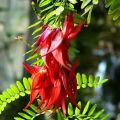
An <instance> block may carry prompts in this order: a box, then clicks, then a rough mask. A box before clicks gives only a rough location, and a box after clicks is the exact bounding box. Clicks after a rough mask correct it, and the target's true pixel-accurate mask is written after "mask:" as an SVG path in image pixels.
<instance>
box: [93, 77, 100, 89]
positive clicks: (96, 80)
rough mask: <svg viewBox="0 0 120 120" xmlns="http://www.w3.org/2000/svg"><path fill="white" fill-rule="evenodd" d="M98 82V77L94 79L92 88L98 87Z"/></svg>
mask: <svg viewBox="0 0 120 120" xmlns="http://www.w3.org/2000/svg"><path fill="white" fill-rule="evenodd" d="M99 80H100V77H99V76H97V77H96V78H95V80H94V87H95V88H96V87H97V86H98V82H99Z"/></svg>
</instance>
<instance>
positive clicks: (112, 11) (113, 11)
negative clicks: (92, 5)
mask: <svg viewBox="0 0 120 120" xmlns="http://www.w3.org/2000/svg"><path fill="white" fill-rule="evenodd" d="M105 7H106V8H109V10H108V14H109V15H111V16H112V18H113V20H114V21H116V23H117V25H119V26H120V0H105Z"/></svg>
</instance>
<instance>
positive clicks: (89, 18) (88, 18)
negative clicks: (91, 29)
mask: <svg viewBox="0 0 120 120" xmlns="http://www.w3.org/2000/svg"><path fill="white" fill-rule="evenodd" d="M92 10H93V7H91V8H90V10H89V13H88V17H87V24H90V21H91V14H92Z"/></svg>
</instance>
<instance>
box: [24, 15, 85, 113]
mask: <svg viewBox="0 0 120 120" xmlns="http://www.w3.org/2000/svg"><path fill="white" fill-rule="evenodd" d="M83 23H84V22H83V21H82V22H81V23H80V24H79V25H77V26H74V18H73V14H72V13H70V15H66V17H65V20H64V25H63V27H62V30H59V29H58V28H54V29H51V28H50V27H48V26H47V25H43V28H42V34H41V36H40V37H39V39H38V40H37V41H36V45H37V46H38V47H37V48H36V49H35V51H34V52H36V51H38V50H40V55H41V58H42V59H43V61H44V66H36V65H32V67H30V66H28V65H27V64H24V67H25V68H26V69H27V71H28V72H29V73H30V74H31V78H32V86H31V94H30V101H29V103H28V105H27V107H28V106H30V105H31V104H32V102H33V101H34V99H35V98H36V97H40V99H41V101H40V103H39V105H38V107H42V109H41V112H44V111H46V110H48V109H50V108H51V107H53V112H55V111H56V109H58V108H59V107H62V110H63V113H64V114H66V106H65V101H66V96H68V98H69V99H70V101H71V102H72V103H73V104H74V105H75V106H76V107H78V106H77V103H76V100H75V96H76V92H77V83H76V78H75V72H74V65H72V63H71V62H70V60H69V57H68V48H69V43H70V41H71V40H73V39H74V38H75V37H76V35H77V34H78V33H79V32H80V31H81V28H82V25H83ZM27 107H26V108H27Z"/></svg>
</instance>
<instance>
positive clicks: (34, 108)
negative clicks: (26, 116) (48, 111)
mask: <svg viewBox="0 0 120 120" xmlns="http://www.w3.org/2000/svg"><path fill="white" fill-rule="evenodd" d="M30 108H31V109H32V110H34V111H35V112H36V113H40V110H39V109H37V107H36V106H35V105H33V104H32V105H31V106H30Z"/></svg>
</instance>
